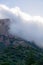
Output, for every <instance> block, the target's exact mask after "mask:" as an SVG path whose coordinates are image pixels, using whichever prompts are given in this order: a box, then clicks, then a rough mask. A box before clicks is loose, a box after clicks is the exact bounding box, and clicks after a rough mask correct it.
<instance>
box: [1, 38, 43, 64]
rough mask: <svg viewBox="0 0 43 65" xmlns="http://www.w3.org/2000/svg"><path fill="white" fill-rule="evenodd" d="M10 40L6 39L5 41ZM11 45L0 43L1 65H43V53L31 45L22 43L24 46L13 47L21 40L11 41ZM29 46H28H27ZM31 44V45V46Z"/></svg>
mask: <svg viewBox="0 0 43 65" xmlns="http://www.w3.org/2000/svg"><path fill="white" fill-rule="evenodd" d="M5 39H8V38H6V37H4V40H5ZM9 40H10V44H9V45H8V46H6V45H5V42H0V65H43V51H42V50H41V49H40V48H38V47H36V46H35V45H34V42H31V43H33V45H32V44H31V43H30V42H27V41H25V40H24V41H25V42H22V44H24V45H21V44H19V45H13V41H16V42H15V44H16V43H19V42H20V41H21V40H20V39H14V38H13V39H9ZM25 43H26V44H27V46H26V45H25ZM30 44H31V45H30Z"/></svg>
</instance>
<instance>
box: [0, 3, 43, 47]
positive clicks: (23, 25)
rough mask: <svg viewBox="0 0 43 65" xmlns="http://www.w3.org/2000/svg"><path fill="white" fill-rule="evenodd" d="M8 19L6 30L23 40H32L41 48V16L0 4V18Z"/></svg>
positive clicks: (42, 29)
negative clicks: (7, 28)
mask: <svg viewBox="0 0 43 65" xmlns="http://www.w3.org/2000/svg"><path fill="white" fill-rule="evenodd" d="M5 18H9V19H10V24H9V25H8V26H9V30H8V32H9V33H10V34H12V35H17V36H19V37H21V38H23V39H25V40H28V41H34V42H35V44H36V45H38V46H39V47H41V48H43V17H41V16H32V15H30V14H28V13H25V12H23V11H22V10H21V9H20V8H19V7H17V6H16V7H14V8H9V7H7V6H6V5H3V4H0V19H5Z"/></svg>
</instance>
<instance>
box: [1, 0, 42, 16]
mask: <svg viewBox="0 0 43 65" xmlns="http://www.w3.org/2000/svg"><path fill="white" fill-rule="evenodd" d="M0 4H4V5H7V6H8V7H10V8H12V7H16V6H18V7H19V8H20V9H21V10H22V11H24V12H26V13H28V14H30V15H38V16H43V0H0Z"/></svg>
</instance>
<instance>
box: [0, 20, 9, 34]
mask: <svg viewBox="0 0 43 65" xmlns="http://www.w3.org/2000/svg"><path fill="white" fill-rule="evenodd" d="M9 21H10V20H9V19H0V34H2V35H7V33H8V24H9Z"/></svg>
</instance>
